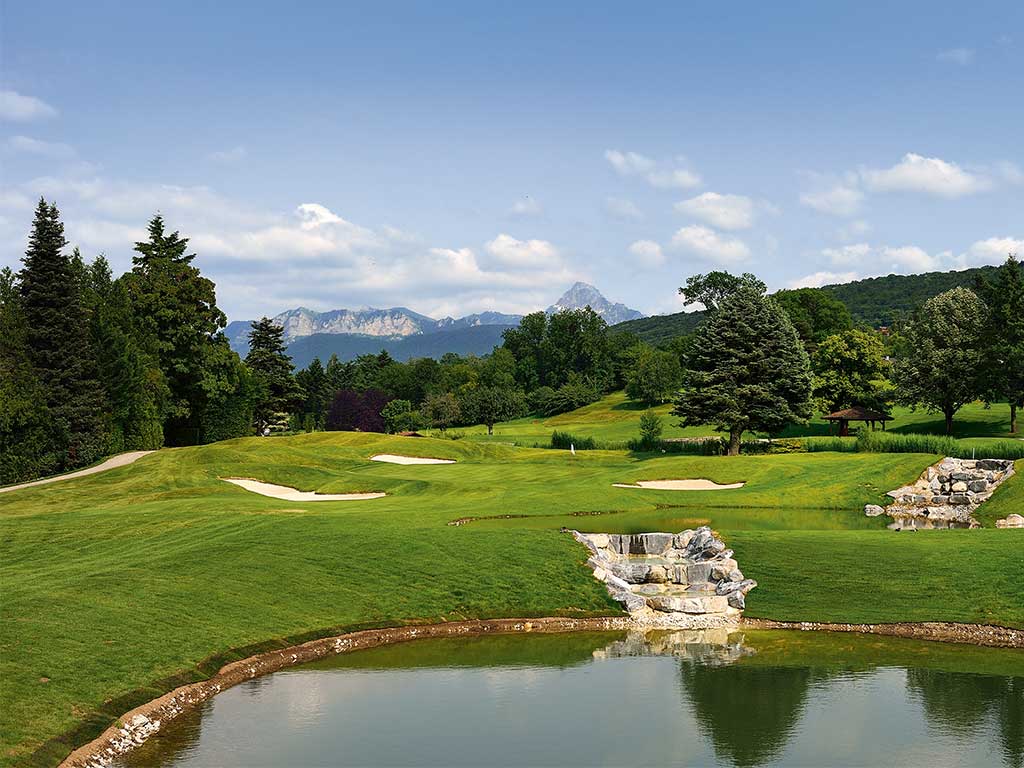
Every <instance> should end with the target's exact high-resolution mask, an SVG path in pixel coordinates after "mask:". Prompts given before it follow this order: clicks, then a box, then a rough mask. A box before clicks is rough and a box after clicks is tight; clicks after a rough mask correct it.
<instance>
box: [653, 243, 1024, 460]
mask: <svg viewBox="0 0 1024 768" xmlns="http://www.w3.org/2000/svg"><path fill="white" fill-rule="evenodd" d="M680 293H682V294H683V296H684V299H685V302H686V303H698V302H699V303H701V304H703V305H704V307H705V312H706V313H707V316H708V317H707V319H706V321H705V322H704V323H703V324H702V325H701V326H700V327H699V328H698V329H697V330H696V331H695V332H694V334H693V335H692V337H691V338H690V339H689V340H688V341H687V342H686V344H685V345H684V346H686V347H687V348H688V349H689V350H690V351H689V353H688V354H687V355H686V357H685V359H684V361H683V367H682V381H681V386H680V388H679V393H678V395H677V396H676V399H675V407H674V410H673V413H674V414H675V415H677V416H679V417H681V419H682V423H683V425H709V424H710V425H714V426H715V427H716V428H717V429H718V430H720V431H722V432H724V433H726V434H728V435H729V453H730V454H736V453H738V452H739V446H740V440H741V436H742V434H743V432H745V431H747V430H754V431H759V432H766V433H768V434H777V433H778V432H780V431H781V430H782V429H783V428H784V427H786V426H787V425H789V424H794V423H796V424H799V423H806V421H807V420H808V419H809V418H810V416H811V414H812V413H813V412H814V410H816V409H820V410H823V411H825V412H831V411H836V410H840V409H843V408H848V407H851V406H864V407H868V408H871V409H875V410H882V411H885V410H887V409H889V408H891V407H892V405H894V404H900V405H905V406H910V407H911V408H918V407H921V408H924V409H926V410H929V411H933V412H938V413H941V414H943V416H944V419H945V427H946V433H947V434H952V431H953V420H954V417H955V415H956V412H957V411H958V410H959V409H960V408H961V407H963V406H964V405H966V404H967V403H970V402H973V401H976V400H985V401H987V402H989V403H995V402H1005V403H1007V404H1008V406H1009V410H1010V431H1011V432H1012V433H1016V432H1017V412H1018V409H1019V408H1021V407H1022V406H1024V274H1022V269H1021V265H1020V262H1018V261H1017V259H1016V257H1015V256H1014V255H1012V254H1011V255H1010V256H1009V257H1008V258H1007V260H1006V262H1005V263H1004V264H1003V265H1002V266H1000V267H999V268H995V269H990V270H985V271H981V272H979V273H977V276H976V282H975V289H974V290H971V289H969V288H965V287H955V288H952V289H950V290H948V291H945V292H943V293H940V294H939V295H937V296H933V297H932V298H930V299H928V300H927V301H925V302H924V304H923V305H922V306H921V307H920V309H919V310H918V311H917V312H916V313H915V314H914V315H913V317H912V318H911V319H909V320H907V321H903V322H901V323H899V324H897V326H896V327H894V328H892V329H888V332H887V333H885V334H883V333H880V332H879V331H876V330H874V329H871V328H864V327H859V328H858V327H854V324H853V322H852V318H851V316H850V313H849V311H848V310H847V309H846V308H845V306H844V305H843V304H842V303H840V302H838V301H837V300H836V299H835V298H834V297H832V296H830V295H829V294H828V293H827V292H824V291H819V290H815V289H801V290H797V291H780V292H778V293H776V294H774V295H772V296H768V295H767V293H766V288H765V285H764V283H763V282H761V281H760V280H759V279H757V278H756V277H755V276H754V275H751V274H745V275H742V276H740V277H737V276H734V275H730V274H728V273H726V272H713V273H710V274H708V275H695V276H694V277H691V278H690V279H689V280H688V281H687V284H686V286H684V287H682V288H680ZM648 432H650V426H648Z"/></svg>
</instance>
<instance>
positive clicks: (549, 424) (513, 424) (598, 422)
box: [455, 392, 1010, 446]
mask: <svg viewBox="0 0 1024 768" xmlns="http://www.w3.org/2000/svg"><path fill="white" fill-rule="evenodd" d="M645 410H646V408H645V407H644V406H642V405H640V404H639V403H635V402H633V401H631V400H629V399H627V398H626V395H625V393H624V392H613V393H611V394H610V395H606V396H605V397H604V398H602V399H601V400H599V401H598V402H596V403H594V404H593V405H588V406H586V407H584V408H580V409H579V410H576V411H572V412H571V413H563V414H559V415H558V416H552V417H550V418H536V417H532V416H530V417H526V418H523V419H516V420H515V421H509V422H505V423H503V424H497V425H495V427H494V435H493V436H490V437H488V436H487V429H486V428H485V427H483V426H477V427H471V428H469V429H458V430H455V431H456V432H459V433H461V434H464V435H466V436H467V437H468V438H470V439H472V440H477V441H481V442H494V443H516V444H518V445H526V446H532V445H547V444H548V442H549V441H550V439H551V433H552V432H553V431H554V430H556V429H557V430H561V431H565V432H572V433H573V434H576V435H580V436H582V437H593V438H595V439H597V440H601V441H605V442H609V443H624V442H625V441H626V440H629V439H630V438H634V437H638V436H639V432H640V416H641V414H643V412H644V411H645ZM654 410H655V411H656V412H657V413H658V414H659V415H660V416H662V417H663V418H664V425H665V437H696V436H700V435H714V434H716V432H715V430H714V428H713V427H686V428H683V427H680V426H678V421H679V420H678V419H677V418H676V417H674V416H672V413H671V412H672V405H671V404H665V405H660V406H658V407H656V408H655V409H654ZM892 415H893V416H894V417H895V418H894V420H893V421H892V422H890V423H889V424H888V426H887V427H886V428H887V429H888V430H890V431H893V432H902V433H909V432H917V433H924V434H933V435H941V434H945V423H944V422H943V419H942V416H941V415H937V414H934V413H927V412H925V411H922V410H918V411H911V410H910V409H909V408H902V407H900V408H894V409H893V413H892ZM828 429H829V428H828V423H827V422H825V421H822V420H821V419H820V418H816V419H814V420H812V421H811V423H810V424H809V425H807V426H805V427H792V428H790V429H788V430H787V431H786V432H785V433H783V436H784V437H796V436H805V435H827V434H828ZM1009 430H1010V412H1009V409H1008V407H1007V406H1005V405H1001V404H997V405H994V406H992V407H991V408H986V407H985V406H984V404H982V403H971V404H970V405H966V406H964V407H963V408H962V409H960V411H959V413H957V416H956V420H955V422H954V436H955V437H960V438H970V437H985V438H988V437H1010V431H1009ZM754 436H755V435H750V437H754Z"/></svg>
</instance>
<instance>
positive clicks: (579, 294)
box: [547, 282, 643, 325]
mask: <svg viewBox="0 0 1024 768" xmlns="http://www.w3.org/2000/svg"><path fill="white" fill-rule="evenodd" d="M584 307H590V308H591V309H592V310H594V311H595V312H596V313H597V314H598V315H600V316H601V317H602V318H604V321H605V322H606V323H608V325H615V324H616V323H622V322H625V321H626V320H635V319H637V318H638V317H643V313H642V312H639V311H637V310H635V309H630V308H629V307H627V306H626V305H625V304H620V303H613V302H611V301H608V299H606V298H605V297H604V295H603V294H602V293H601V292H600V291H599V290H597V288H595V287H594V286H592V285H591V284H590V283H584V282H576V283H573V285H572V287H571V288H569V290H568V291H566V292H565V293H563V294H562V296H561V298H559V300H558V301H556V302H555V303H554V304H552V305H551V306H550V307H548V309H547V311H548V313H549V314H552V313H555V312H560V311H562V310H565V309H583V308H584Z"/></svg>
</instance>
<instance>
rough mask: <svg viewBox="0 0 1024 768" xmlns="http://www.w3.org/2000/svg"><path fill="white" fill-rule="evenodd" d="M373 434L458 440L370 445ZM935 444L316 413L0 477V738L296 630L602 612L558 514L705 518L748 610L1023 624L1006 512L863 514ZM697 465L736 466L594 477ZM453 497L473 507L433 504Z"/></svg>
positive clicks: (675, 520)
mask: <svg viewBox="0 0 1024 768" xmlns="http://www.w3.org/2000/svg"><path fill="white" fill-rule="evenodd" d="M376 453H397V454H410V455H421V456H433V457H441V458H453V459H456V460H457V461H458V463H457V464H454V465H437V466H399V465H393V464H382V463H376V462H371V461H368V457H369V456H371V455H373V454H376ZM935 458H936V457H934V456H931V455H926V454H888V455H887V454H873V455H869V454H793V455H784V456H741V457H737V458H719V457H715V458H703V457H687V456H657V457H653V458H650V457H636V456H631V455H629V454H627V453H625V452H615V451H592V452H581V453H580V454H579V455H577V456H576V457H575V458H574V457H571V456H570V455H569V454H568V453H567V452H565V451H551V450H535V449H530V448H512V447H510V446H506V445H500V444H482V443H479V442H474V441H470V440H460V441H451V440H431V439H422V440H418V439H415V438H395V437H385V436H382V435H370V434H351V433H318V434H311V435H300V436H296V437H289V438H274V439H258V438H247V439H242V440H234V441H229V442H224V443H218V444H215V445H210V446H203V447H196V448H180V449H170V450H163V451H160V452H158V453H155V454H153V455H151V456H147V457H144V458H143V459H141V460H140V461H138V462H137V463H136V464H133V465H131V466H127V467H123V468H119V469H115V470H111V471H109V472H106V473H102V474H97V475H92V476H90V477H85V478H81V479H78V480H70V481H66V482H62V483H55V484H53V485H49V486H42V487H38V488H31V489H26V490H23V491H16V492H13V493H10V494H5V495H3V496H0V588H2V601H0V701H2V702H3V704H2V707H0V755H2V756H3V758H2V759H3V761H5V762H12V763H19V762H25V761H29V762H31V763H33V764H39V765H43V764H54V763H56V762H57V761H58V760H59V759H60V758H61V757H63V756H64V755H65V754H66V753H67V752H68V751H69V750H70V749H71V748H72V747H73V746H74V745H76V744H80V743H82V742H84V741H86V740H88V739H89V738H91V737H92V736H94V735H96V734H97V733H99V731H100V730H102V728H103V727H105V726H107V725H109V724H110V722H112V721H113V719H114V718H115V717H116V716H117V715H118V714H120V713H122V712H124V711H126V710H128V709H130V708H131V707H132V706H135V705H137V704H138V703H141V702H142V701H145V700H148V699H151V698H153V697H155V696H157V695H158V694H159V693H160V692H162V691H164V690H167V689H169V688H171V687H173V686H174V685H177V684H180V683H182V682H184V681H186V680H192V679H197V678H199V677H203V676H206V675H208V674H210V673H211V672H212V671H214V670H215V669H216V668H217V667H218V666H220V664H222V663H223V662H224V661H225V660H226V659H228V658H237V657H241V656H245V655H249V654H251V653H253V652H256V651H258V650H260V649H265V648H269V647H275V646H276V647H280V646H283V645H287V644H293V643H295V642H300V641H303V640H306V639H310V638H312V637H315V636H322V635H325V634H334V633H337V632H340V631H344V630H346V629H352V628H358V627H367V626H380V625H386V624H391V625H393V624H398V623H403V622H412V621H427V622H433V621H443V620H456V619H464V618H482V617H501V616H539V615H588V614H608V613H611V612H616V611H617V606H616V605H615V604H614V603H612V602H611V601H610V600H609V598H608V597H607V595H606V594H605V592H604V588H603V587H602V586H601V585H600V584H599V583H597V582H596V581H595V580H594V579H593V578H592V577H591V575H590V572H589V570H588V569H587V568H586V567H585V566H584V564H583V561H584V559H585V551H584V550H583V549H582V547H580V546H579V545H577V544H576V543H575V542H574V541H573V540H572V539H571V538H570V537H569V536H567V535H565V534H562V533H559V532H558V527H559V526H560V525H562V524H566V521H568V522H569V523H571V524H574V525H576V527H586V528H590V529H592V530H616V529H618V530H633V529H637V528H682V527H686V526H687V525H692V524H695V523H696V521H702V520H709V521H710V522H711V523H712V524H714V525H715V526H716V527H717V528H718V529H719V530H720V531H721V532H722V533H723V534H724V535H725V537H726V538H727V540H728V542H729V545H730V546H733V547H735V549H736V550H737V553H738V555H739V557H740V558H741V560H740V562H741V567H742V568H743V569H744V571H746V572H747V573H748V574H749V575H751V576H752V577H754V578H757V579H758V580H759V581H761V587H760V588H759V589H758V590H756V591H755V592H754V593H752V595H751V599H750V614H751V615H756V616H769V617H773V618H779V619H805V620H816V619H821V620H834V621H866V620H872V621H883V620H897V619H909V620H917V619H934V620H951V621H990V622H994V623H1000V624H1007V625H1013V626H1024V606H1022V603H1021V600H1020V599H1019V585H1020V584H1021V583H1024V554H1022V553H1024V531H992V532H961V533H957V532H952V533H950V532H934V533H917V534H903V535H899V534H894V533H891V532H889V531H886V530H884V528H883V526H884V521H881V520H877V519H876V520H870V519H867V518H865V517H864V516H863V515H862V514H861V512H860V509H861V506H862V505H863V504H864V503H866V502H873V501H878V500H880V498H881V495H882V493H883V492H884V491H886V490H888V489H890V488H894V487H897V486H898V485H901V484H903V483H905V482H907V481H909V480H911V479H913V478H914V477H916V476H917V475H918V473H919V472H920V471H921V470H922V469H923V468H924V467H925V466H926V465H927V464H928V463H930V462H932V461H934V460H935ZM234 476H240V477H253V478H256V479H258V480H263V481H267V482H271V483H278V484H281V485H288V486H292V487H296V488H298V489H300V490H304V491H320V492H324V493H342V492H354V491H378V490H382V491H385V492H387V493H388V494H389V496H387V497H386V498H382V499H376V500H371V501H355V502H320V503H310V502H306V503H301V502H285V501H278V500H275V499H271V498H267V497H264V496H260V495H257V494H253V493H250V492H248V491H246V490H243V489H242V488H239V487H237V486H234V485H231V484H229V483H225V482H223V481H222V480H219V479H218V478H219V477H234ZM694 477H706V478H708V479H711V480H715V481H717V482H720V483H725V482H733V481H738V480H743V481H745V482H746V483H747V485H746V486H745V487H744V488H741V489H736V490H729V491H702V492H671V491H649V490H630V489H617V488H613V487H612V483H614V482H630V481H634V480H638V479H667V478H694ZM1005 491H1006V495H1007V497H1008V498H1019V497H1020V496H1021V494H1022V493H1024V483H1022V482H1021V481H1020V477H1018V478H1014V480H1013V481H1011V482H1010V483H1007V485H1006V486H1005ZM1003 493H1004V491H1003V490H1001V491H1000V494H1003ZM999 498H1000V495H999V494H997V499H999ZM992 503H993V504H995V503H996V501H993V502H992ZM1004 503H1008V502H1004ZM503 516H510V518H506V519H502V518H503ZM458 518H490V519H481V520H478V521H476V522H469V523H467V524H465V525H461V526H449V525H447V523H448V522H449V521H452V520H455V519H458ZM686 521H694V522H692V523H690V522H686ZM75 729H77V730H75ZM62 735H64V738H63V739H61V738H60V737H61V736H62Z"/></svg>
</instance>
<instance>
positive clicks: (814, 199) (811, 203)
mask: <svg viewBox="0 0 1024 768" xmlns="http://www.w3.org/2000/svg"><path fill="white" fill-rule="evenodd" d="M863 200H864V193H863V192H861V191H860V190H859V189H856V188H854V187H852V186H849V185H846V184H836V185H835V186H833V187H830V188H828V189H825V190H821V191H819V192H807V193H804V194H802V195H800V202H801V203H802V204H803V205H806V206H807V207H808V208H813V209H814V210H816V211H818V212H820V213H827V214H830V215H832V216H854V215H856V214H857V213H858V211H860V204H861V202H862V201H863Z"/></svg>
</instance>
